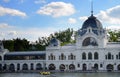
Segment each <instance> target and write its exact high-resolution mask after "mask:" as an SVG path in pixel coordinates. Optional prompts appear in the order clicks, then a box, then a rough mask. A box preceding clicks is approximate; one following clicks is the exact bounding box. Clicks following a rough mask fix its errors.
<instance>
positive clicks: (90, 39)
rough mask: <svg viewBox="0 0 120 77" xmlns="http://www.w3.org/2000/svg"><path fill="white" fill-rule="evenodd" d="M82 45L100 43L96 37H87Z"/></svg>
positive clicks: (96, 44)
mask: <svg viewBox="0 0 120 77" xmlns="http://www.w3.org/2000/svg"><path fill="white" fill-rule="evenodd" d="M82 46H98V43H97V41H96V39H95V38H93V37H87V38H86V39H84V41H83V43H82Z"/></svg>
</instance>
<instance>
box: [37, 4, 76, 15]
mask: <svg viewBox="0 0 120 77" xmlns="http://www.w3.org/2000/svg"><path fill="white" fill-rule="evenodd" d="M37 13H38V14H43V15H50V16H52V17H60V16H69V15H72V14H74V13H75V9H74V6H73V5H72V4H70V3H64V2H51V3H49V4H47V5H45V6H43V7H41V8H40V9H39V10H38V11H37Z"/></svg>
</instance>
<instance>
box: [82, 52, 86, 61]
mask: <svg viewBox="0 0 120 77" xmlns="http://www.w3.org/2000/svg"><path fill="white" fill-rule="evenodd" d="M82 59H83V60H86V53H85V52H84V53H82Z"/></svg>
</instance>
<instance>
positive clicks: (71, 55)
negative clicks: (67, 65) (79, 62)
mask: <svg viewBox="0 0 120 77" xmlns="http://www.w3.org/2000/svg"><path fill="white" fill-rule="evenodd" d="M75 58H76V56H75V55H73V54H72V53H71V54H70V55H69V56H68V60H75Z"/></svg>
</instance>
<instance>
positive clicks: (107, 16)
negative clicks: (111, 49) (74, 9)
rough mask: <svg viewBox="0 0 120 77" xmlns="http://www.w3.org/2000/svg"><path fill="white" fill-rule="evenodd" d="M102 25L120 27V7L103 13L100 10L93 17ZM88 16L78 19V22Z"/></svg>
mask: <svg viewBox="0 0 120 77" xmlns="http://www.w3.org/2000/svg"><path fill="white" fill-rule="evenodd" d="M95 16H96V17H97V18H98V19H99V20H100V21H102V23H106V24H110V25H120V5H118V6H115V7H112V8H109V9H107V10H105V11H103V10H101V11H100V12H99V13H98V14H96V15H95ZM87 17H88V16H83V17H80V20H82V21H83V20H84V21H85V20H86V18H87Z"/></svg>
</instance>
